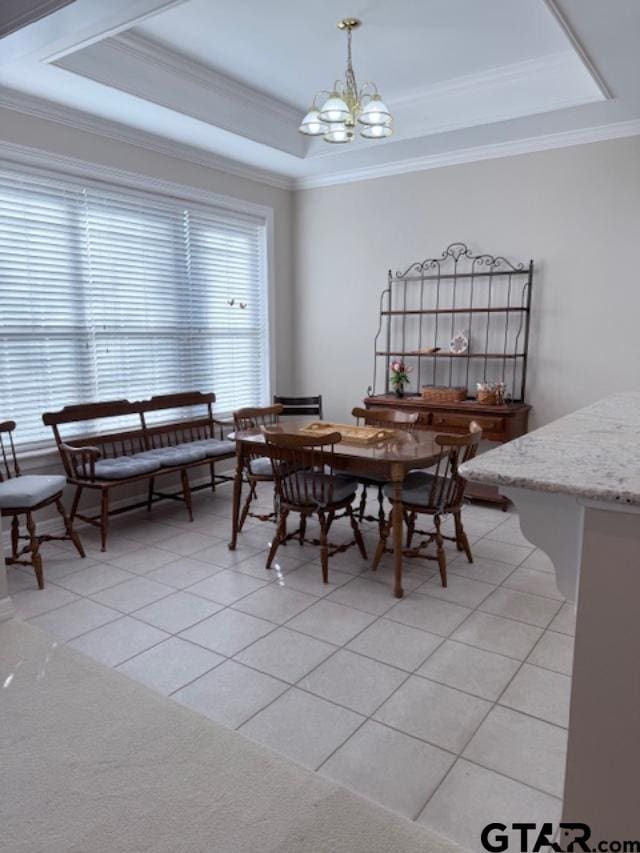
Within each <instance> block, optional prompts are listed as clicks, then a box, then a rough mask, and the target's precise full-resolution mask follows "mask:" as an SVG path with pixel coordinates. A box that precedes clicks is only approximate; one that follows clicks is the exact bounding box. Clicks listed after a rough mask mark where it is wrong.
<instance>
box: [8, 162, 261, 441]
mask: <svg viewBox="0 0 640 853" xmlns="http://www.w3.org/2000/svg"><path fill="white" fill-rule="evenodd" d="M265 229H266V225H265V221H264V219H263V218H259V217H256V216H248V215H246V216H245V215H242V214H240V213H235V212H231V213H230V212H229V211H226V210H224V209H222V208H213V207H205V206H200V205H197V204H190V203H184V202H180V201H178V200H175V199H171V198H165V197H164V196H160V195H157V196H151V195H146V194H142V193H136V192H135V191H133V190H131V191H127V190H124V189H123V190H119V189H114V188H111V187H107V186H102V185H98V184H94V183H90V182H86V183H83V184H81V183H75V182H74V181H72V180H68V181H61V180H57V179H50V178H48V177H42V176H40V175H35V174H19V173H17V172H14V171H12V170H4V169H0V400H1V402H2V408H1V412H0V419H8V418H11V419H13V420H15V421H16V422H17V424H18V430H17V433H16V435H17V438H18V440H19V441H20V442H21V443H35V442H39V441H43V440H48V439H50V437H51V436H50V433H49V429H48V428H45V427H44V426H43V424H42V420H41V415H42V413H43V412H44V411H48V410H55V409H59V408H61V407H62V406H64V405H68V404H72V403H80V402H89V401H92V400H113V399H124V398H126V399H130V400H139V399H144V398H146V397H150V396H151V395H153V394H168V393H172V392H176V391H186V390H199V391H214V392H215V393H216V396H217V402H216V411H218V412H220V413H228V412H231V411H232V410H233V409H236V408H239V407H241V406H248V405H261V404H264V403H266V402H267V400H268V396H269V388H268V375H269V371H268V365H269V358H268V330H267V329H268V324H267V286H266V273H265V266H266V261H265Z"/></svg>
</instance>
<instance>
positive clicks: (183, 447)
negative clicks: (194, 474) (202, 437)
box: [131, 443, 207, 468]
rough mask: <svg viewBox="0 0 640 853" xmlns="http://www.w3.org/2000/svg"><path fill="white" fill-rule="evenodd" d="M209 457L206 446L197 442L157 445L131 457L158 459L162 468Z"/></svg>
mask: <svg viewBox="0 0 640 853" xmlns="http://www.w3.org/2000/svg"><path fill="white" fill-rule="evenodd" d="M206 458H207V452H206V450H205V449H204V447H200V446H197V445H196V444H195V443H187V444H177V445H175V447H157V448H156V449H155V450H146V451H145V452H144V453H135V454H134V455H133V456H132V457H131V459H134V460H136V461H137V460H139V459H150V460H152V461H157V462H158V464H159V465H160V467H161V468H174V467H176V466H178V465H188V464H189V463H190V462H200V461H202V460H203V459H206Z"/></svg>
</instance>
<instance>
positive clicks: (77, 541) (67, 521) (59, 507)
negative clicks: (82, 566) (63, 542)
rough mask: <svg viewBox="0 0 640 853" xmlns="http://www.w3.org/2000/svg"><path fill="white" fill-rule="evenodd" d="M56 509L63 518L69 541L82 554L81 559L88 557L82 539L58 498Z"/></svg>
mask: <svg viewBox="0 0 640 853" xmlns="http://www.w3.org/2000/svg"><path fill="white" fill-rule="evenodd" d="M56 508H57V510H58V512H59V513H60V515H61V516H62V521H63V523H64V529H65V530H66V532H67V536H68V537H69V539H70V540H71V541H72V542H73V544H74V547H75V549H76V551H77V552H78V554H80V556H81V557H86V554H85V553H84V548H83V547H82V542H81V541H80V537H79V536H78V534H77V533H76V531H75V530H74V529H73V524H72V523H71V520H70V519H69V516H68V515H67V513H66V512H65V511H64V505H63V503H62V501H61V500H60V498H58V499H57V501H56Z"/></svg>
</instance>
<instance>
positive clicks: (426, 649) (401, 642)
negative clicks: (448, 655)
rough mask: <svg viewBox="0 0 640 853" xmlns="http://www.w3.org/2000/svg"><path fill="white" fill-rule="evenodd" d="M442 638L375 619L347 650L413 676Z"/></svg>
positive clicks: (388, 621) (398, 623)
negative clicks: (411, 673)
mask: <svg viewBox="0 0 640 853" xmlns="http://www.w3.org/2000/svg"><path fill="white" fill-rule="evenodd" d="M440 643H442V637H439V636H437V635H436V634H430V633H429V632H428V631H420V630H419V629H418V628H410V627H409V626H408V625H402V624H401V623H400V622H393V621H391V620H390V619H378V620H377V621H376V622H374V623H373V624H372V625H370V626H369V627H368V628H367V629H366V630H364V631H363V632H362V633H361V634H359V635H358V636H357V637H356V638H355V639H353V640H352V641H351V642H350V643H349V645H348V646H347V648H348V649H351V650H353V651H355V652H360V653H361V654H364V655H367V656H368V657H370V658H375V659H376V660H379V661H382V663H388V664H391V666H397V667H399V668H400V669H404V670H408V671H409V672H412V671H413V670H414V669H415V668H416V667H417V666H419V665H420V664H421V663H422V662H423V661H424V660H425V659H426V658H427V657H428V656H429V655H430V654H431V653H432V652H433V651H434V650H435V649H436V648H437V647H438V646H439V645H440Z"/></svg>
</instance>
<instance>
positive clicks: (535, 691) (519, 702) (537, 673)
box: [500, 663, 571, 728]
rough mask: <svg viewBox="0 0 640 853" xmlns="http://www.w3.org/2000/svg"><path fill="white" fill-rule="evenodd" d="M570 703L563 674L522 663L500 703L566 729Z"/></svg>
mask: <svg viewBox="0 0 640 853" xmlns="http://www.w3.org/2000/svg"><path fill="white" fill-rule="evenodd" d="M570 700H571V679H570V678H569V677H568V676H567V675H562V674H561V673H559V672H551V671H550V670H548V669H542V668H541V667H539V666H532V665H530V664H528V663H525V664H523V666H522V669H521V670H520V671H519V672H518V674H517V675H516V677H515V678H514V679H513V681H512V682H511V684H510V685H509V687H508V688H507V689H506V690H505V692H504V695H503V696H502V697H501V699H500V704H501V705H505V706H506V707H508V708H513V709H514V710H515V711H522V712H523V713H524V714H530V715H531V716H532V717H538V718H539V719H541V720H546V721H547V722H548V723H554V724H555V725H556V726H564V727H565V728H566V727H567V726H568V725H569V703H570Z"/></svg>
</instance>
